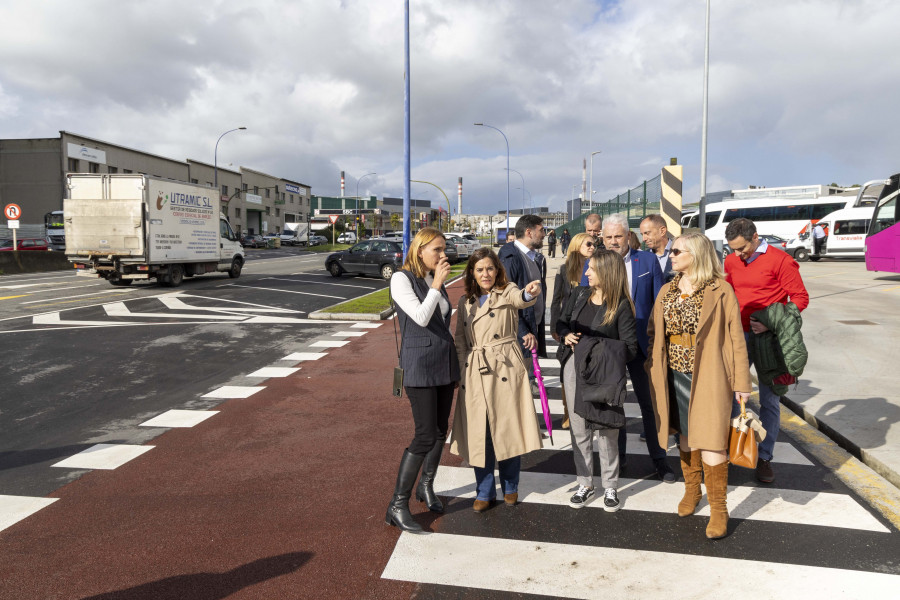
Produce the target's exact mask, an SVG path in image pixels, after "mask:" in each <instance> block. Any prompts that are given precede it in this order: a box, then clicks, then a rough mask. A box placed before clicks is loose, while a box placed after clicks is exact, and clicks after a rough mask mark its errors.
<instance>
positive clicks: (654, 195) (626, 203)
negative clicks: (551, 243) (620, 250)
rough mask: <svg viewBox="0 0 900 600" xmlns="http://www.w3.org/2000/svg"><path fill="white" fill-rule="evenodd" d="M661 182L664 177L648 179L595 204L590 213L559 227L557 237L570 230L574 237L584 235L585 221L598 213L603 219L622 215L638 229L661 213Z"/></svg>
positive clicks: (633, 227)
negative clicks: (644, 219)
mask: <svg viewBox="0 0 900 600" xmlns="http://www.w3.org/2000/svg"><path fill="white" fill-rule="evenodd" d="M661 182H662V176H661V175H657V176H656V177H654V178H653V179H648V180H646V181H644V182H643V183H642V184H640V185H638V186H636V187H633V188H631V189H630V190H626V191H624V192H622V193H621V194H619V195H618V196H614V197H612V198H610V199H609V200H607V201H606V202H597V203H595V204H593V205H592V207H591V210H590V211H589V212H587V213H585V214H583V215H581V216H579V217H577V218H575V219H574V220H572V221H569V222H568V223H566V224H564V225H560V226H559V227H557V228H556V235H557V236H559V235H562V231H563V229H568V230H569V235H572V236H574V235H575V234H576V233H584V220H585V218H586V217H587V216H588V215H589V214H591V213H596V214H598V215H600V216H601V217H606V216H608V215H612V214H615V213H622V214H623V215H625V216H626V217H627V218H628V224H629V226H630V227H631V228H632V229H637V228H638V227H639V226H640V223H641V221H642V220H643V218H644V217H646V216H647V215H649V214H652V213H658V212H659V206H660V201H661V199H662V183H661Z"/></svg>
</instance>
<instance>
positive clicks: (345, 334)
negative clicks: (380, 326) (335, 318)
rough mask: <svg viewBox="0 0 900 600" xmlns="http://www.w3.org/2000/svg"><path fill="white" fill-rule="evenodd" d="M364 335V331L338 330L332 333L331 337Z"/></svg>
mask: <svg viewBox="0 0 900 600" xmlns="http://www.w3.org/2000/svg"><path fill="white" fill-rule="evenodd" d="M364 335H366V332H365V331H338V332H337V333H332V334H331V337H362V336H364Z"/></svg>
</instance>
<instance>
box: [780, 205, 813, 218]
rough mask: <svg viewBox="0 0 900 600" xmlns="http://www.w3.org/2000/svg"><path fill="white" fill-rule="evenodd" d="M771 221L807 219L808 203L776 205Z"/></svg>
mask: <svg viewBox="0 0 900 600" xmlns="http://www.w3.org/2000/svg"><path fill="white" fill-rule="evenodd" d="M772 220H773V221H808V220H809V205H808V204H794V205H792V206H776V207H775V214H774V218H773V219H772Z"/></svg>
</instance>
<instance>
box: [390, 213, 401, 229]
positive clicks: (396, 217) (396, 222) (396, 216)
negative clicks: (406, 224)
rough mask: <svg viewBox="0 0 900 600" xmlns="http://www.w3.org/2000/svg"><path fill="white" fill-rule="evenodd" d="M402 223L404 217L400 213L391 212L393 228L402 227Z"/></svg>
mask: <svg viewBox="0 0 900 600" xmlns="http://www.w3.org/2000/svg"><path fill="white" fill-rule="evenodd" d="M402 223H403V218H402V217H401V216H400V213H391V229H394V230H397V229H400V225H401V224H402Z"/></svg>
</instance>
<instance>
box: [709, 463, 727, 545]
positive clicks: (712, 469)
mask: <svg viewBox="0 0 900 600" xmlns="http://www.w3.org/2000/svg"><path fill="white" fill-rule="evenodd" d="M703 476H704V477H705V479H706V499H707V500H708V501H709V524H707V526H706V537H708V538H709V539H711V540H716V539H719V538H722V537H725V535H726V534H727V533H728V505H727V504H726V502H725V496H726V494H727V493H728V461H727V460H726V461H725V462H723V463H721V464H718V465H715V466H710V465H708V464H706V463H703Z"/></svg>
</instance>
